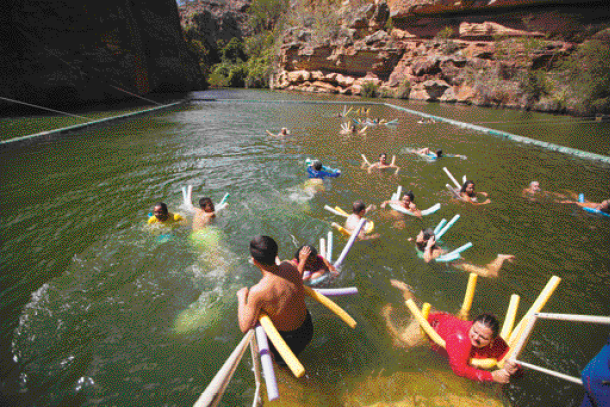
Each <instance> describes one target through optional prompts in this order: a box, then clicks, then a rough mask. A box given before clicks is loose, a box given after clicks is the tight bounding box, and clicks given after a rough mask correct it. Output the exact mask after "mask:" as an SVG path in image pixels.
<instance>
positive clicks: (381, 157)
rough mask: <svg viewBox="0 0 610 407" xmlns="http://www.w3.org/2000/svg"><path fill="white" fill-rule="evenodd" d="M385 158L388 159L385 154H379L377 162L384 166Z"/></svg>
mask: <svg viewBox="0 0 610 407" xmlns="http://www.w3.org/2000/svg"><path fill="white" fill-rule="evenodd" d="M387 158H388V156H387V154H386V153H381V154H379V162H380V163H381V164H385V163H386V161H387Z"/></svg>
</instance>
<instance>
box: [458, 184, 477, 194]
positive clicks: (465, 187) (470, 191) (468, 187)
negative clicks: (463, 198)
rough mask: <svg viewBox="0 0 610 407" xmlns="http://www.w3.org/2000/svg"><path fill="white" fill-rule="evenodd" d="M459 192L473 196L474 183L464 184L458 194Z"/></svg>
mask: <svg viewBox="0 0 610 407" xmlns="http://www.w3.org/2000/svg"><path fill="white" fill-rule="evenodd" d="M461 192H465V193H466V195H468V196H472V195H473V194H474V182H472V181H466V182H464V185H462V188H461V189H460V193H461Z"/></svg>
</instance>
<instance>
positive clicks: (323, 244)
mask: <svg viewBox="0 0 610 407" xmlns="http://www.w3.org/2000/svg"><path fill="white" fill-rule="evenodd" d="M320 256H322V257H324V258H326V242H325V241H324V238H323V237H321V238H320Z"/></svg>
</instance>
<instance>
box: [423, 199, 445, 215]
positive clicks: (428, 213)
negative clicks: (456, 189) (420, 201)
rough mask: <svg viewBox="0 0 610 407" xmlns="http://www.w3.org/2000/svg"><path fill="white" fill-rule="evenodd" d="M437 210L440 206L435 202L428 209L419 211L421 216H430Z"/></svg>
mask: <svg viewBox="0 0 610 407" xmlns="http://www.w3.org/2000/svg"><path fill="white" fill-rule="evenodd" d="M439 209H441V204H440V203H438V202H437V203H436V204H434V205H432V206H431V207H429V208H428V209H424V210H423V211H421V214H422V215H423V216H426V215H430V214H432V213H434V212H436V211H438V210H439Z"/></svg>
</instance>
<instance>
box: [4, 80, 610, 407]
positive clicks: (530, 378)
mask: <svg viewBox="0 0 610 407" xmlns="http://www.w3.org/2000/svg"><path fill="white" fill-rule="evenodd" d="M194 96H197V97H204V96H205V97H217V98H220V99H230V100H222V101H220V100H219V101H216V102H197V103H193V104H191V105H190V106H188V107H185V108H183V109H181V110H179V111H174V112H168V113H163V114H160V115H157V116H147V117H145V118H141V119H135V120H132V121H129V122H127V123H121V124H118V125H116V126H114V127H105V128H102V129H95V130H90V131H87V132H83V133H81V134H75V135H70V136H68V137H65V138H61V139H58V140H55V141H44V142H40V143H38V144H34V145H31V146H28V147H27V148H22V147H11V148H5V149H3V150H0V159H1V161H0V162H1V163H2V164H1V167H0V174H1V175H0V181H1V182H0V192H1V194H0V196H1V206H0V222H1V223H0V224H1V231H2V246H1V249H0V259H1V260H0V261H1V263H0V264H1V265H2V273H1V275H0V279H1V280H0V281H1V287H2V291H1V294H0V307H1V312H2V315H3V318H2V325H1V330H0V335H1V336H0V338H1V345H2V346H1V349H2V351H1V353H0V354H1V355H2V359H1V362H2V363H1V366H2V383H1V388H0V389H1V391H0V393H1V394H2V398H3V401H6V402H7V403H8V405H32V406H80V405H83V406H97V405H99V406H107V405H117V406H136V405H147V406H174V405H175V406H186V405H192V404H193V403H194V401H195V400H196V399H197V397H198V396H199V394H200V393H201V392H202V391H203V390H204V389H205V387H206V386H207V384H208V383H209V382H210V380H211V379H212V377H213V376H214V374H215V373H216V371H217V370H218V369H219V368H220V366H221V365H222V363H223V362H224V360H225V359H226V357H227V356H228V355H229V354H230V352H231V351H232V350H233V348H234V347H235V345H236V344H237V343H238V342H239V340H240V339H241V337H242V335H241V333H240V331H239V329H238V326H237V321H236V308H237V307H236V297H235V293H236V291H237V290H238V289H239V288H240V287H242V286H250V285H252V284H254V283H255V282H256V281H257V280H258V278H259V274H258V272H257V270H256V269H254V268H253V267H252V266H251V265H249V264H248V258H249V257H248V252H247V244H248V242H249V240H250V239H251V237H252V236H253V235H255V234H258V233H262V234H268V235H271V236H273V237H274V238H275V239H276V240H277V241H278V243H279V245H280V257H281V258H289V257H291V256H292V254H293V253H294V250H295V248H296V245H300V244H303V243H306V242H311V243H315V244H316V246H317V241H318V240H319V238H320V237H324V236H326V234H327V232H328V231H329V230H330V223H331V222H332V221H339V219H337V218H336V217H335V216H334V215H332V214H331V213H330V212H327V211H325V210H324V209H323V208H324V205H326V204H329V205H331V206H335V205H339V206H341V207H343V208H344V209H348V208H349V207H350V205H351V203H352V202H353V201H354V200H356V199H363V200H364V201H365V202H367V203H375V204H377V205H378V206H379V203H380V202H381V201H383V200H386V199H388V198H389V197H390V195H391V194H392V193H393V192H394V191H395V189H396V187H397V185H402V186H403V187H404V188H405V189H412V190H413V191H414V193H415V196H416V203H417V204H418V206H419V207H420V208H427V207H429V206H431V205H433V204H434V203H436V202H440V203H441V204H442V207H441V209H440V210H439V211H438V212H437V213H435V214H433V215H430V216H428V217H425V218H424V220H423V221H420V220H417V219H415V218H408V219H404V221H405V223H406V225H405V226H404V228H397V227H396V226H397V225H396V219H394V218H392V217H391V216H390V215H389V211H388V210H381V209H378V210H377V211H375V212H373V213H372V215H371V216H370V217H371V219H373V220H374V221H375V224H376V231H377V232H378V233H380V234H381V235H382V237H381V238H380V239H379V240H378V241H370V242H361V243H357V244H356V246H355V247H354V249H353V250H352V251H351V252H350V253H349V255H348V257H347V260H346V261H345V263H344V265H343V268H342V272H341V276H340V277H339V278H338V279H337V280H336V281H335V282H334V283H333V286H336V287H343V286H356V287H358V289H359V292H360V293H359V295H358V296H351V297H342V298H337V299H336V301H337V303H338V304H339V305H341V306H342V307H343V308H344V309H345V310H346V311H347V312H348V313H350V315H352V316H353V317H354V318H355V319H356V321H357V322H358V326H357V327H356V329H355V330H351V329H350V328H348V327H347V326H346V325H344V324H343V323H342V322H341V321H340V320H338V318H336V317H334V316H333V315H332V314H330V312H329V311H327V310H325V309H324V308H322V307H321V306H319V305H317V304H313V303H310V309H311V312H312V315H313V318H314V324H315V330H316V332H315V335H314V339H313V341H312V343H311V344H310V345H309V347H308V348H307V349H306V350H305V352H304V353H303V354H302V355H301V357H300V359H301V361H302V363H303V364H304V365H305V367H306V369H307V373H306V376H305V378H303V379H300V380H296V379H293V378H291V377H290V375H289V374H287V373H286V371H283V370H279V371H277V375H278V379H279V382H280V391H281V399H280V401H281V402H280V403H278V405H318V406H335V405H346V406H358V405H362V406H365V405H372V404H375V403H381V402H385V403H393V402H395V403H405V404H399V405H412V404H408V403H411V402H413V403H419V404H417V405H426V406H437V405H456V402H455V400H454V399H451V397H454V396H456V397H457V396H459V397H461V400H464V399H465V400H469V399H472V400H479V401H480V400H483V401H485V400H489V401H490V402H492V401H493V402H494V403H502V402H504V403H506V404H508V405H514V406H538V405H543V404H544V405H562V406H576V405H579V403H580V400H581V398H582V389H581V388H579V386H577V385H573V384H570V383H568V382H564V381H561V380H559V379H554V378H550V377H547V376H544V375H542V374H539V373H536V372H527V374H526V375H525V377H523V378H521V379H516V380H514V381H513V383H511V384H510V385H507V386H504V387H503V388H500V387H498V386H482V385H479V384H476V383H471V382H470V381H468V380H466V379H462V378H457V377H455V376H454V375H453V374H452V373H451V371H450V369H449V366H448V364H447V363H446V361H444V360H443V359H442V358H440V357H439V356H437V355H436V354H435V353H433V352H431V351H430V350H429V349H427V348H418V349H414V350H411V351H408V352H407V351H405V350H404V349H402V348H400V347H395V346H394V345H393V342H392V339H391V337H390V336H389V334H388V332H387V331H386V328H385V324H384V322H383V319H382V318H381V316H380V311H381V308H382V307H383V306H384V305H386V304H387V303H391V304H392V305H393V306H394V308H395V312H394V316H395V318H396V321H397V323H399V322H400V319H406V318H407V316H408V311H407V310H406V307H404V306H403V305H402V301H401V296H400V293H399V292H398V290H396V289H395V288H393V287H392V286H390V284H389V279H390V278H396V279H399V280H403V281H405V282H406V283H408V284H410V285H412V286H413V287H414V289H415V293H416V295H417V296H418V297H419V298H421V299H423V300H425V301H428V302H430V303H432V304H433V305H434V306H435V307H437V308H439V309H443V310H447V311H452V312H455V311H457V310H458V309H459V307H460V306H461V302H462V298H463V293H464V290H465V287H466V283H467V275H466V274H464V273H460V272H457V271H456V270H454V269H451V268H447V267H445V266H444V265H443V266H438V265H427V264H425V263H424V262H423V261H421V260H420V259H418V258H417V256H416V254H415V251H414V248H413V245H412V244H411V243H410V242H408V241H407V239H408V238H409V237H411V236H415V235H416V234H417V232H418V231H419V229H420V228H422V227H429V226H434V225H436V224H437V223H438V222H439V221H440V219H441V218H443V217H445V218H450V217H452V216H453V215H454V214H456V213H459V214H461V219H460V220H459V221H458V222H457V223H456V225H455V226H454V227H453V228H452V229H451V230H450V231H449V232H447V234H446V235H445V237H444V238H443V240H444V241H445V244H446V245H447V246H448V247H450V248H451V247H458V246H461V245H462V244H464V243H466V242H468V241H471V242H472V243H473V244H474V247H473V248H471V249H469V250H468V251H467V252H465V253H464V254H463V257H464V258H465V259H467V260H468V261H470V262H472V263H474V264H480V265H482V264H485V263H487V262H489V261H491V260H492V259H493V258H494V257H495V255H496V254H497V253H511V254H514V255H515V256H516V257H517V258H516V260H515V262H514V263H513V264H506V265H505V266H504V268H503V269H502V270H501V272H500V277H499V278H497V279H483V278H479V283H478V286H477V291H476V295H475V299H474V304H473V311H472V313H473V314H476V313H478V312H481V311H489V312H493V313H496V314H497V315H499V316H500V317H503V316H504V313H505V311H506V307H507V305H508V300H509V297H510V294H511V293H517V294H519V295H520V296H521V305H520V311H519V317H520V316H521V315H522V314H523V313H524V312H525V310H526V309H527V308H529V306H530V305H531V304H532V303H533V301H534V300H535V299H536V297H537V295H538V293H539V291H540V290H541V289H542V288H543V287H544V285H545V284H546V282H547V281H548V279H549V278H550V277H551V276H552V275H557V276H559V277H561V278H562V282H561V284H560V285H559V288H558V289H557V291H556V293H555V294H554V295H553V297H552V298H551V300H550V301H549V303H548V304H547V306H546V307H545V311H548V312H561V313H576V314H591V315H604V314H605V315H608V314H609V310H608V309H609V304H610V301H609V296H608V292H609V291H608V286H609V285H608V283H609V279H610V278H609V276H610V275H609V273H610V270H609V269H610V264H609V263H610V262H609V260H608V252H609V246H610V232H609V228H608V226H609V225H610V223H609V221H608V219H607V218H598V217H593V216H590V215H588V214H587V213H586V212H584V211H582V210H579V209H577V208H575V207H574V206H572V205H559V204H555V203H553V202H552V201H550V200H541V201H534V202H532V201H529V200H526V199H524V198H522V197H521V195H520V193H521V190H522V189H523V188H524V187H525V186H526V185H527V184H528V183H529V182H530V181H531V180H533V179H536V180H538V181H540V184H541V187H542V188H543V189H545V190H550V191H561V190H570V191H575V192H582V193H584V194H585V196H586V197H587V198H588V199H590V200H593V201H597V202H599V201H600V200H602V199H604V198H607V197H608V195H609V192H610V190H609V188H608V185H610V171H609V168H608V167H607V166H604V165H600V164H598V163H595V162H590V161H586V160H582V159H577V158H573V157H570V156H566V155H562V154H559V153H555V152H549V151H545V150H543V149H539V148H530V147H528V146H526V145H520V144H516V143H513V142H510V141H505V140H501V139H498V138H494V137H492V136H486V135H481V134H477V133H475V132H472V131H469V130H464V129H459V128H456V127H452V126H450V125H446V124H429V125H423V124H418V123H417V122H418V121H419V118H418V117H415V116H410V115H408V114H404V113H400V112H397V111H395V110H392V109H390V108H388V107H382V106H371V115H372V116H375V117H383V118H387V119H393V118H398V119H399V125H398V126H397V127H395V128H387V127H378V128H369V130H368V131H367V135H366V136H347V137H346V136H340V135H339V131H338V130H339V126H340V120H341V119H338V118H335V117H333V115H334V114H336V113H337V112H339V111H340V110H341V108H342V106H341V105H328V106H326V105H310V104H297V103H286V102H278V101H284V100H294V101H299V100H303V98H304V96H303V95H297V94H286V93H269V92H253V91H233V92H228V91H222V92H221V91H219V92H206V93H201V94H197V95H194ZM308 97H309V96H308ZM309 98H310V99H311V98H315V99H317V100H328V99H330V100H333V101H336V100H338V99H336V98H334V97H329V96H321V97H315V96H311V97H309ZM255 100H256V101H258V102H256V103H255V102H253V101H255ZM350 100H352V99H350ZM265 101H266V102H265ZM394 103H400V102H396V101H395V102H394ZM404 106H407V107H409V108H412V109H416V110H422V111H426V112H427V113H430V114H435V115H442V116H446V117H451V118H454V119H458V120H464V121H468V122H483V121H497V122H502V123H500V124H493V125H492V124H488V126H490V127H494V128H498V129H500V130H505V131H509V132H513V133H517V134H521V135H525V136H528V137H532V138H538V139H543V140H545V141H553V142H557V143H559V144H562V145H566V146H569V147H574V148H582V149H585V150H587V151H592V152H596V153H599V154H605V153H606V152H607V151H608V150H609V146H608V136H609V135H610V126H609V125H608V124H598V125H596V126H594V125H591V124H582V125H581V124H578V121H579V120H578V119H569V118H561V117H556V116H550V115H541V114H532V113H522V112H513V111H508V112H506V111H500V110H487V109H477V108H471V107H457V106H446V105H424V104H415V103H411V104H404ZM559 121H564V122H566V123H568V124H566V125H565V126H560V125H558V124H553V125H552V126H553V127H551V125H550V124H549V123H551V122H553V123H555V122H559ZM511 122H512V124H511ZM284 126H285V127H288V128H289V129H290V130H291V132H292V134H293V136H291V137H290V138H288V139H286V140H277V139H274V138H270V137H268V136H266V135H265V130H267V129H269V130H270V131H272V132H277V131H279V129H280V128H281V127H284ZM600 134H604V135H605V138H604V137H599V135H600ZM423 146H429V147H431V148H442V149H443V150H444V151H445V152H446V153H453V154H463V155H466V156H467V157H468V158H467V159H466V160H461V159H459V158H446V159H444V160H443V161H440V162H436V163H429V162H425V161H421V160H418V159H416V158H415V157H414V156H411V155H408V154H405V153H404V149H405V148H408V147H423ZM381 152H387V153H388V155H390V156H391V155H393V154H395V155H396V156H397V164H398V165H399V166H401V167H402V169H401V171H400V172H399V174H398V175H397V176H395V175H392V174H390V173H382V174H379V173H374V174H371V175H367V174H366V173H365V171H363V170H362V169H360V154H361V153H364V154H366V155H367V156H368V157H369V159H373V158H374V157H376V156H377V155H378V154H379V153H381ZM308 157H311V158H314V157H315V158H320V159H322V160H323V162H324V164H325V165H328V166H330V167H335V168H341V169H342V171H343V174H342V176H341V177H340V178H338V179H333V180H332V181H330V182H327V183H326V185H325V188H326V190H325V191H324V192H322V193H319V194H317V195H315V196H313V197H311V196H309V195H308V194H307V193H306V192H305V191H303V189H302V185H303V182H304V180H305V165H304V161H305V159H306V158H308ZM443 166H447V167H448V168H449V169H450V170H451V172H452V173H453V174H454V175H455V176H456V177H458V178H461V177H462V175H463V174H466V175H467V176H468V178H471V179H473V180H475V181H476V182H477V189H478V190H480V191H486V192H488V193H489V195H490V197H491V199H492V204H490V205H486V206H482V207H474V206H469V205H466V204H461V203H457V202H455V201H452V200H451V198H450V196H449V193H448V191H447V190H446V188H445V184H446V183H447V182H449V180H448V178H447V176H446V175H445V173H444V172H443V171H442V167H443ZM188 184H192V185H194V192H193V195H194V199H198V198H199V197H200V196H203V195H206V196H210V197H212V198H213V199H214V200H215V201H218V200H220V199H221V198H222V196H223V195H224V193H225V192H230V193H231V198H230V200H229V202H230V205H229V208H228V210H227V211H226V212H225V213H224V214H223V215H222V216H221V217H219V219H218V222H217V226H218V228H219V229H221V230H222V234H220V236H221V237H220V238H221V241H222V243H221V244H220V245H219V246H217V247H212V248H210V247H206V246H205V245H199V244H193V243H192V239H189V233H190V231H189V228H188V227H184V228H179V229H177V230H175V231H174V236H173V238H172V239H169V240H167V241H159V240H158V236H157V235H156V234H155V233H151V232H150V231H149V230H147V229H146V228H145V227H144V223H145V221H146V219H147V214H148V213H149V212H150V211H152V207H153V205H154V203H155V202H157V201H161V200H162V201H165V202H167V204H168V205H169V207H170V210H174V211H177V212H182V213H185V212H184V211H182V210H181V209H180V208H179V207H180V204H181V203H182V196H181V188H182V187H183V186H186V185H188ZM344 244H345V238H343V237H341V236H339V234H338V233H335V240H334V246H335V250H334V252H335V253H334V257H335V258H336V257H337V256H338V254H339V252H340V249H341V248H342V247H343V245H344ZM608 332H609V329H608V327H605V326H588V325H578V324H568V323H560V322H554V323H551V322H542V323H540V324H539V325H538V328H537V329H536V331H535V332H534V334H533V335H532V337H531V341H530V343H529V345H528V347H527V348H526V350H525V352H524V355H523V360H525V361H528V362H530V363H534V364H539V365H542V366H544V367H547V368H551V369H554V370H559V371H562V372H564V373H567V374H570V375H574V376H579V374H580V370H581V369H582V368H583V367H584V366H585V365H586V363H587V362H588V360H589V359H590V358H591V357H592V356H593V355H594V354H595V353H597V351H598V350H599V349H600V348H601V347H602V345H603V344H604V343H605V341H606V339H607V336H608ZM583 338H586V339H584V340H583ZM245 360H247V358H246V359H245ZM250 366H251V364H250V362H249V361H247V362H244V364H243V365H242V367H240V368H239V369H238V370H237V372H236V374H235V377H234V379H233V381H232V382H231V384H230V385H229V387H228V390H227V393H226V395H225V397H224V398H223V401H222V403H221V404H222V405H226V406H234V405H248V404H251V401H252V395H253V393H254V378H253V375H252V372H251V371H250ZM442 400H454V401H453V402H447V403H449V404H443V403H445V402H444V401H442ZM452 403H453V404H452ZM462 404H464V402H463V401H462ZM464 405H478V404H476V403H475V402H474V401H473V402H472V403H470V402H465V404H464ZM492 405H495V404H492Z"/></svg>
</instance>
